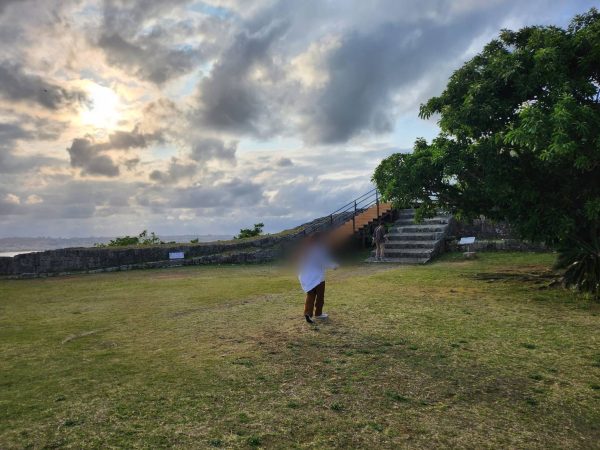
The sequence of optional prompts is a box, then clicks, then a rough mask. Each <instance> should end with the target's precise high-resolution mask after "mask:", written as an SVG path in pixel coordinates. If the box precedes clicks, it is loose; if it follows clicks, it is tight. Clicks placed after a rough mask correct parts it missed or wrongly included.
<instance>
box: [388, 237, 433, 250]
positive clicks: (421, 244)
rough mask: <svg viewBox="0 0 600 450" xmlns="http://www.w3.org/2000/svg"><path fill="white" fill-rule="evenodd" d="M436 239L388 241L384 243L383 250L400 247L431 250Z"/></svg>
mask: <svg viewBox="0 0 600 450" xmlns="http://www.w3.org/2000/svg"><path fill="white" fill-rule="evenodd" d="M436 243H437V240H433V239H432V240H429V241H406V240H403V241H388V242H386V244H385V250H386V251H387V250H388V249H393V248H394V249H400V248H428V249H430V250H433V248H434V247H435V244H436Z"/></svg>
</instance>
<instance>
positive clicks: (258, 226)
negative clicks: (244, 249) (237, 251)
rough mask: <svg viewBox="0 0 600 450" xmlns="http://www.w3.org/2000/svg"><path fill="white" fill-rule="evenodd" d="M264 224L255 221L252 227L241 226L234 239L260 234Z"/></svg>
mask: <svg viewBox="0 0 600 450" xmlns="http://www.w3.org/2000/svg"><path fill="white" fill-rule="evenodd" d="M264 226H265V224H264V223H262V222H261V223H255V224H254V228H242V229H241V230H240V234H238V235H237V236H236V237H234V239H244V238H249V237H255V236H260V235H261V234H262V229H263V227H264Z"/></svg>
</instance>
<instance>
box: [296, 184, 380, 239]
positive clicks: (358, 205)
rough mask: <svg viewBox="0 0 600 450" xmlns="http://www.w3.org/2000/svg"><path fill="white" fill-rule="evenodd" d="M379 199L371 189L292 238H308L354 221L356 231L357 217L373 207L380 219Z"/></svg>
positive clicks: (376, 192) (377, 193)
mask: <svg viewBox="0 0 600 450" xmlns="http://www.w3.org/2000/svg"><path fill="white" fill-rule="evenodd" d="M379 198H380V197H379V192H378V191H377V189H376V188H375V189H371V190H370V191H368V192H365V193H364V194H362V195H360V196H358V197H356V198H355V199H354V200H351V201H350V202H348V203H346V204H345V205H344V206H342V207H340V208H338V209H336V210H335V211H333V212H332V213H330V214H328V215H327V216H324V217H322V218H321V220H319V221H317V222H313V223H311V224H310V225H307V226H305V227H303V228H302V229H300V230H298V232H296V233H294V234H292V235H291V236H290V237H297V236H299V235H305V236H306V235H309V234H311V233H314V232H316V231H331V230H332V229H334V228H337V227H338V226H341V225H343V224H344V223H346V222H348V221H350V220H352V225H353V229H354V231H356V222H355V220H356V216H357V215H358V214H360V213H362V212H363V211H365V210H367V209H368V208H370V207H371V206H373V205H377V216H378V217H379Z"/></svg>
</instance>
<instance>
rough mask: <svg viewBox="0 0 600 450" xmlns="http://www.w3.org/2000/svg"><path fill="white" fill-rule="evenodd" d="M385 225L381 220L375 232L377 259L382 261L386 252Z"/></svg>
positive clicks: (374, 240) (374, 241)
mask: <svg viewBox="0 0 600 450" xmlns="http://www.w3.org/2000/svg"><path fill="white" fill-rule="evenodd" d="M385 239H386V236H385V227H384V226H383V224H382V223H381V222H379V224H378V225H377V227H376V228H375V231H374V232H373V243H374V244H375V259H376V260H378V261H381V260H382V259H383V256H384V253H385Z"/></svg>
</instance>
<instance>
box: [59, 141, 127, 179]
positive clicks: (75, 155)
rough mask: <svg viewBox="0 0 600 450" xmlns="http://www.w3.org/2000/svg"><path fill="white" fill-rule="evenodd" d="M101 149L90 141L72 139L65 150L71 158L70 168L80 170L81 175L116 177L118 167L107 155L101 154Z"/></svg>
mask: <svg viewBox="0 0 600 450" xmlns="http://www.w3.org/2000/svg"><path fill="white" fill-rule="evenodd" d="M103 147H104V146H103V145H102V144H94V142H93V141H92V139H88V138H76V139H74V140H73V143H72V144H71V146H70V147H69V148H68V149H67V151H68V152H69V155H70V157H71V167H77V168H80V169H82V175H102V176H105V177H116V176H118V175H119V166H118V165H117V164H115V162H114V161H113V160H112V158H110V157H109V156H108V155H105V154H102V153H101V152H102V151H103Z"/></svg>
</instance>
